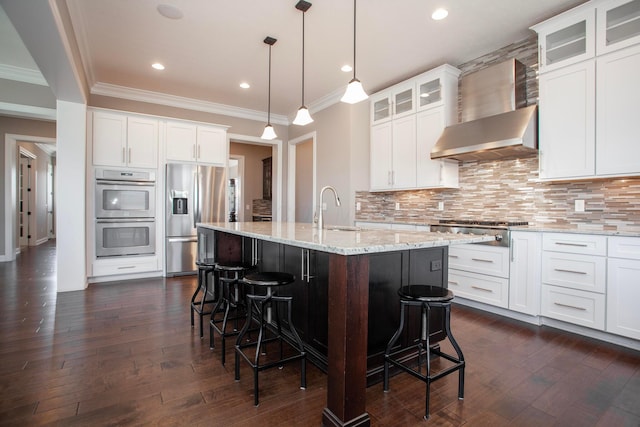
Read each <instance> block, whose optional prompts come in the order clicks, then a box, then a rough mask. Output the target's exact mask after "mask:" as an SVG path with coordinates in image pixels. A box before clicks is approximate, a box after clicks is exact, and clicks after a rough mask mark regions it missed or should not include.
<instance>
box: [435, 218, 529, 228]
mask: <svg viewBox="0 0 640 427" xmlns="http://www.w3.org/2000/svg"><path fill="white" fill-rule="evenodd" d="M438 223H439V224H446V225H471V226H473V225H479V226H483V227H516V226H519V225H529V222H528V221H477V220H470V219H441V220H439V221H438Z"/></svg>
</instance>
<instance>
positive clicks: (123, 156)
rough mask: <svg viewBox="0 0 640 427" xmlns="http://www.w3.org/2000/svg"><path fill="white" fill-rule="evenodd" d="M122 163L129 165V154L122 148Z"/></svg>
mask: <svg viewBox="0 0 640 427" xmlns="http://www.w3.org/2000/svg"><path fill="white" fill-rule="evenodd" d="M122 163H123V164H124V163H127V153H126V151H125V148H124V147H122Z"/></svg>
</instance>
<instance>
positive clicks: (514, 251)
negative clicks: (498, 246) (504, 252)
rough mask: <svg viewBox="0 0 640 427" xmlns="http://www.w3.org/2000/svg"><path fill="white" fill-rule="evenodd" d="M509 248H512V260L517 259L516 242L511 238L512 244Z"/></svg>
mask: <svg viewBox="0 0 640 427" xmlns="http://www.w3.org/2000/svg"><path fill="white" fill-rule="evenodd" d="M509 249H510V250H511V262H514V261H515V260H516V242H515V240H513V237H512V238H511V244H510V245H509Z"/></svg>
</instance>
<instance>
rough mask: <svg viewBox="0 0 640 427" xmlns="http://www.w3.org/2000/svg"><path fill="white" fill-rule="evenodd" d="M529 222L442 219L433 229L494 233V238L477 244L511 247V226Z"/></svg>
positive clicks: (441, 231) (442, 231)
mask: <svg viewBox="0 0 640 427" xmlns="http://www.w3.org/2000/svg"><path fill="white" fill-rule="evenodd" d="M528 224H529V223H528V222H526V221H475V220H461V219H441V220H440V221H439V223H438V224H434V225H431V231H434V232H439V233H456V234H480V235H493V236H494V237H495V239H494V240H492V241H489V242H481V243H475V244H478V245H491V246H503V247H509V243H510V242H509V240H510V239H509V227H516V226H523V225H528Z"/></svg>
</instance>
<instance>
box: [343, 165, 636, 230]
mask: <svg viewBox="0 0 640 427" xmlns="http://www.w3.org/2000/svg"><path fill="white" fill-rule="evenodd" d="M459 172H460V174H459V178H460V188H458V189H438V190H414V191H394V192H376V193H370V192H366V191H360V192H357V193H356V203H358V202H359V203H360V205H361V210H360V211H357V212H356V220H358V221H389V222H396V221H397V222H424V221H427V222H428V221H436V220H438V219H476V220H477V219H483V220H510V221H529V223H532V224H535V225H537V226H559V227H566V228H578V229H584V230H585V231H588V230H620V231H634V232H635V231H640V178H625V179H593V180H583V181H554V182H545V181H539V180H538V158H537V157H531V158H526V159H513V160H500V161H485V162H466V163H461V164H460V171H459ZM576 200H584V201H585V211H584V212H575V201H576ZM438 202H442V203H443V205H444V206H443V207H444V209H443V210H442V211H440V210H438ZM396 203H399V207H400V209H399V210H396V209H395V208H396Z"/></svg>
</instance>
